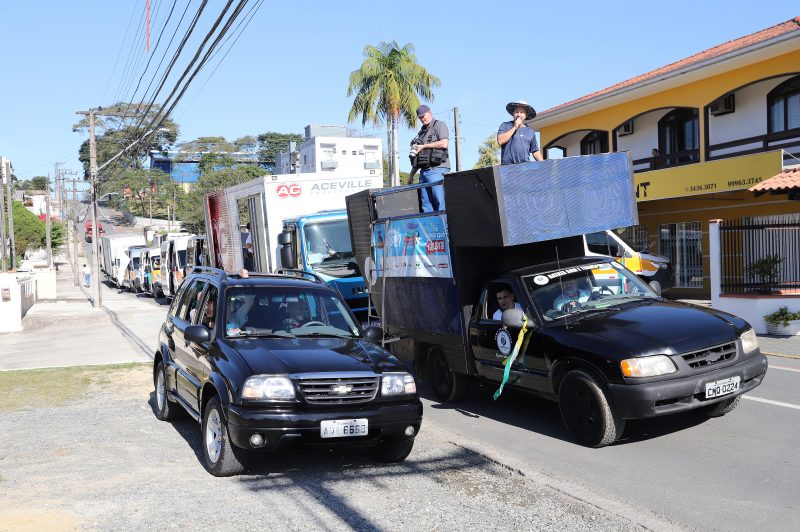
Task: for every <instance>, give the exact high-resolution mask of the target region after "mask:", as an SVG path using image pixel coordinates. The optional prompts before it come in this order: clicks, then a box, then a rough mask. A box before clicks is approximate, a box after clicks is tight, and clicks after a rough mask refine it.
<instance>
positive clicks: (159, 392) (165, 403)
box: [154, 362, 178, 421]
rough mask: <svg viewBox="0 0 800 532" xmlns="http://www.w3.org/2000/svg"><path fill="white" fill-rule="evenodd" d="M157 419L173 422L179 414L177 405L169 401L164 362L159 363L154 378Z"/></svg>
mask: <svg viewBox="0 0 800 532" xmlns="http://www.w3.org/2000/svg"><path fill="white" fill-rule="evenodd" d="M154 384H155V388H156V390H155V400H156V417H157V418H158V419H160V420H161V421H172V420H173V419H175V418H176V417H178V416H177V414H178V412H177V406H178V405H177V404H176V403H173V402H172V401H170V399H169V393H168V391H167V370H166V368H165V367H164V363H163V362H159V363H158V367H157V368H156V373H155V376H154Z"/></svg>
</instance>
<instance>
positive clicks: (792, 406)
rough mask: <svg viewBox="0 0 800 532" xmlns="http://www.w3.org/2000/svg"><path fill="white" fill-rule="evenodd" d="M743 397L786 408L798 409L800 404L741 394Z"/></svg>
mask: <svg viewBox="0 0 800 532" xmlns="http://www.w3.org/2000/svg"><path fill="white" fill-rule="evenodd" d="M742 397H744V398H745V399H750V400H751V401H758V402H759V403H767V404H768V405H775V406H785V407H786V408H793V409H795V410H800V405H793V404H792V403H782V402H781V401H773V400H772V399H763V398H761V397H753V396H751V395H743V396H742Z"/></svg>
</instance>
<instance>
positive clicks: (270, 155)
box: [257, 131, 305, 174]
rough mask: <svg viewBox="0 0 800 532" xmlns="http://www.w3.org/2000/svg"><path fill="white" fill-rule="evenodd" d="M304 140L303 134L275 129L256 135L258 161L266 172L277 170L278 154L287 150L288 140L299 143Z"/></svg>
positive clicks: (271, 172) (272, 172)
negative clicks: (279, 131)
mask: <svg viewBox="0 0 800 532" xmlns="http://www.w3.org/2000/svg"><path fill="white" fill-rule="evenodd" d="M304 140H305V136H303V135H300V134H299V133H278V132H277V131H267V132H266V133H262V134H260V135H259V136H258V138H257V141H258V147H257V150H258V162H259V164H261V166H263V167H264V168H265V169H266V170H267V172H268V173H270V174H274V173H276V172H277V168H276V163H277V160H278V154H279V153H280V152H282V151H285V150H288V148H289V143H290V142H296V143H297V144H300V143H301V142H303V141H304Z"/></svg>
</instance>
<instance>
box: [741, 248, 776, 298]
mask: <svg viewBox="0 0 800 532" xmlns="http://www.w3.org/2000/svg"><path fill="white" fill-rule="evenodd" d="M782 262H783V258H781V257H779V256H777V255H768V256H766V257H764V258H762V259H759V260H757V261H755V262H752V263H750V264H748V265H747V268H746V270H747V275H749V276H750V278H751V279H755V278H756V277H758V280H759V283H758V284H759V285H761V286H760V287H759V288H758V293H759V294H771V293H772V288H773V286H775V285H776V284H778V281H779V280H780V275H781V263H782Z"/></svg>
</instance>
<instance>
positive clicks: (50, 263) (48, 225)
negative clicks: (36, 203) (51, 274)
mask: <svg viewBox="0 0 800 532" xmlns="http://www.w3.org/2000/svg"><path fill="white" fill-rule="evenodd" d="M46 192H47V195H46V196H45V205H46V206H47V210H46V211H45V212H46V214H45V216H47V218H46V220H45V227H46V228H47V232H46V238H47V240H46V242H47V267H48V268H52V267H53V246H52V242H51V240H50V231H51V230H52V222H51V220H50V176H49V175H48V176H47V188H46Z"/></svg>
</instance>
